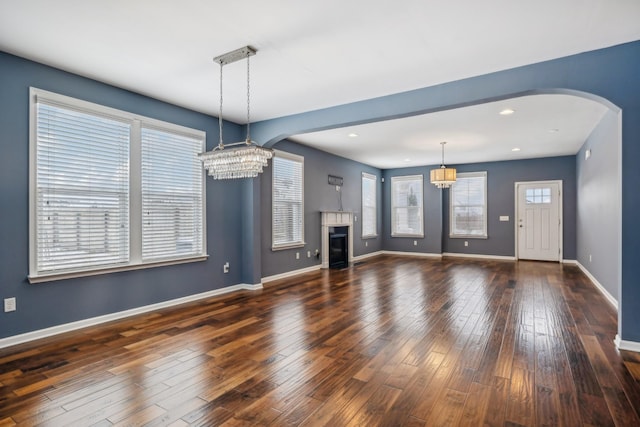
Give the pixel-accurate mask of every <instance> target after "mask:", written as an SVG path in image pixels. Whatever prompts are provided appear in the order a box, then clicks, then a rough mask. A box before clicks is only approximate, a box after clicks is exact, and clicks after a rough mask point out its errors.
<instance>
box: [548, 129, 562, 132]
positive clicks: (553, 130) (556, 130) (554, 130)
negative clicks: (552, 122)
mask: <svg viewBox="0 0 640 427" xmlns="http://www.w3.org/2000/svg"><path fill="white" fill-rule="evenodd" d="M556 132H560V129H549V133H556Z"/></svg>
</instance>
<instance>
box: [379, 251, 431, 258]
mask: <svg viewBox="0 0 640 427" xmlns="http://www.w3.org/2000/svg"><path fill="white" fill-rule="evenodd" d="M379 253H380V254H383V255H398V256H416V257H422V258H442V254H431V253H426V252H401V251H380V252H379Z"/></svg>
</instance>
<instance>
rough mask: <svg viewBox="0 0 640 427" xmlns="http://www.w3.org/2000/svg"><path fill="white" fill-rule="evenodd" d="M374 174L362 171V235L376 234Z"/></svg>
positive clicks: (375, 181) (373, 235)
mask: <svg viewBox="0 0 640 427" xmlns="http://www.w3.org/2000/svg"><path fill="white" fill-rule="evenodd" d="M376 184H377V178H376V176H375V175H371V174H368V173H365V172H363V173H362V237H375V236H377V234H378V233H377V219H376V213H377V208H376V206H377V202H376V194H377V191H376Z"/></svg>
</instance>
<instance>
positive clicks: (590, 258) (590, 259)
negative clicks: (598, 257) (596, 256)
mask: <svg viewBox="0 0 640 427" xmlns="http://www.w3.org/2000/svg"><path fill="white" fill-rule="evenodd" d="M589 262H591V254H589Z"/></svg>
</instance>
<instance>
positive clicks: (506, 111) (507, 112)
mask: <svg viewBox="0 0 640 427" xmlns="http://www.w3.org/2000/svg"><path fill="white" fill-rule="evenodd" d="M515 112H516V110H513V109H511V108H505V109H504V110H502V111H500V115H501V116H510V115H511V114H513V113H515Z"/></svg>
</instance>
